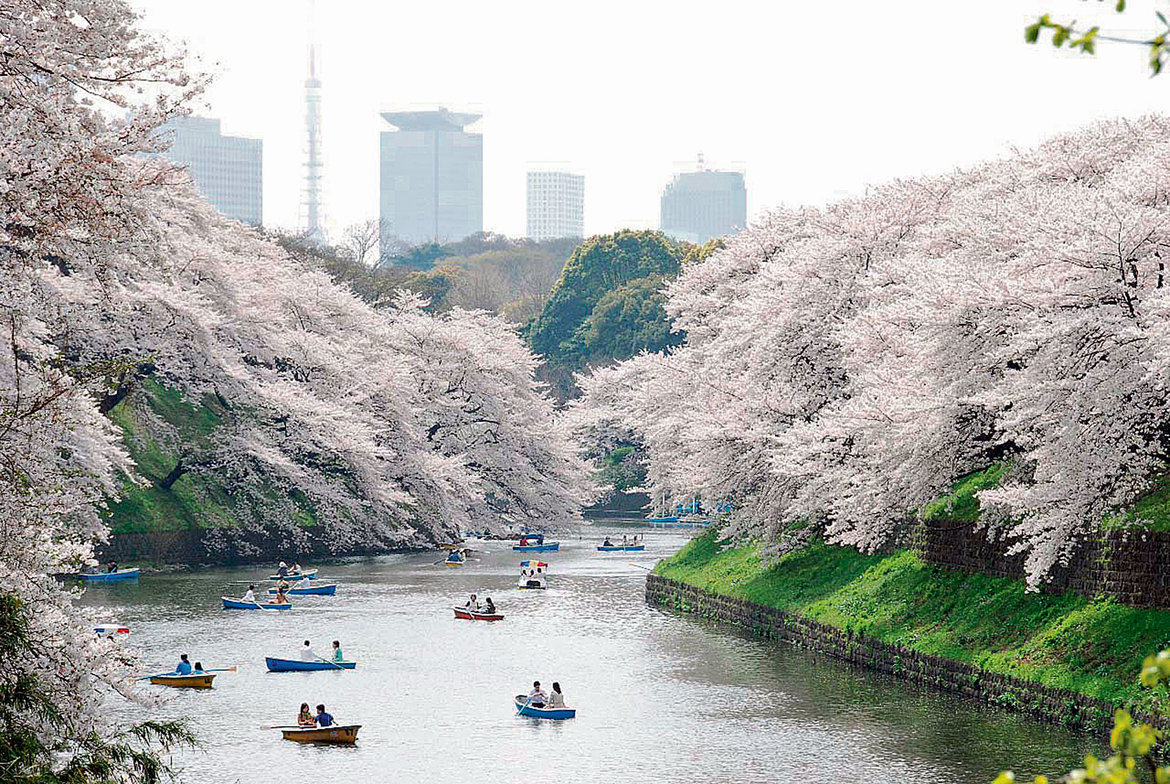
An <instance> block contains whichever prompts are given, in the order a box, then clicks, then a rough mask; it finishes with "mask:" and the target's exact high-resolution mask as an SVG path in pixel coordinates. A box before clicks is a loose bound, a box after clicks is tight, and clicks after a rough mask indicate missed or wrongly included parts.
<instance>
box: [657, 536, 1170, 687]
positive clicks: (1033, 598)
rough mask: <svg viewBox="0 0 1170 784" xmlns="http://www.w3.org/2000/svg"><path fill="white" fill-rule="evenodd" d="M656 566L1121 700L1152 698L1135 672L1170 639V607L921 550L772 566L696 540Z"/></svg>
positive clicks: (841, 551)
mask: <svg viewBox="0 0 1170 784" xmlns="http://www.w3.org/2000/svg"><path fill="white" fill-rule="evenodd" d="M655 572H657V573H658V574H661V575H663V576H664V577H669V578H671V579H675V580H680V581H682V582H686V583H689V584H692V585H696V586H699V587H700V588H704V589H706V590H709V591H714V592H716V593H720V594H724V595H728V596H735V597H741V598H744V599H749V600H751V601H754V602H759V603H761V604H766V605H769V606H772V607H778V608H780V609H783V610H787V611H789V612H794V613H798V614H800V615H802V616H804V617H806V618H811V619H813V620H816V621H820V622H821V623H825V624H828V625H830V626H834V627H836V628H839V629H844V630H850V631H853V632H858V633H864V634H866V635H869V636H871V637H874V638H876V639H879V640H881V641H883V642H887V643H891V644H896V645H901V646H904V647H907V648H911V649H913V650H916V651H920V652H922V653H929V654H935V655H938V656H944V657H946V658H949V659H953V660H957V661H963V662H968V663H970V664H973V665H975V666H977V667H979V668H981V669H983V670H987V671H990V672H995V673H1001V674H1004V675H1011V676H1014V677H1017V678H1022V679H1025V680H1029V681H1033V682H1036V683H1041V684H1044V685H1046V686H1051V687H1055V688H1063V689H1070V690H1072V691H1076V692H1079V693H1081V694H1086V695H1089V696H1092V697H1097V698H1100V699H1103V700H1108V701H1111V702H1114V703H1120V704H1132V705H1137V706H1139V707H1147V708H1148V707H1150V706H1151V704H1152V699H1153V697H1152V695H1150V694H1149V693H1148V692H1143V691H1142V690H1141V689H1140V688H1139V686H1138V683H1137V682H1136V680H1135V679H1134V677H1133V673H1134V672H1135V671H1137V669H1138V667H1139V666H1140V665H1141V663H1142V660H1143V657H1144V656H1145V652H1146V651H1148V650H1150V648H1151V647H1153V646H1155V645H1158V644H1160V643H1163V642H1165V641H1167V640H1170V612H1168V611H1164V610H1142V609H1136V608H1133V607H1126V606H1123V605H1120V604H1118V603H1117V602H1115V601H1113V600H1111V599H1105V598H1097V599H1086V598H1084V597H1081V596H1077V595H1076V594H1061V595H1050V594H1037V593H1028V592H1027V591H1026V590H1025V584H1024V582H1023V581H1018V580H1007V579H1003V578H998V577H990V576H987V575H982V574H965V573H962V572H955V571H948V570H944V569H940V568H938V567H935V566H932V565H930V564H926V563H924V562H923V561H922V560H921V559H919V558H918V557H917V556H916V555H915V554H914V553H912V552H909V551H901V552H898V553H895V554H892V555H865V554H862V553H859V552H858V551H857V550H854V549H852V548H848V547H834V546H831V545H827V544H825V543H823V542H820V541H815V542H813V543H811V544H810V545H809V546H807V547H806V548H804V549H802V550H798V551H795V552H791V553H788V554H786V555H784V556H783V557H781V558H780V559H779V561H778V562H776V563H775V564H773V565H771V566H765V565H764V564H763V563H762V561H761V557H760V553H759V550H758V548H757V547H755V546H752V545H748V546H742V547H723V546H721V545H720V544H719V542H718V541H717V540H716V535H715V533H714V532H707V533H706V534H705V535H703V536H701V537H698V538H696V539H694V540H692V541H691V542H690V543H689V544H688V545H687V546H686V547H684V548H683V549H682V550H681V551H679V553H677V554H676V555H675V556H674V557H672V558H669V559H667V560H665V561H662V562H660V563H659V564H658V566H657V567H656V568H655Z"/></svg>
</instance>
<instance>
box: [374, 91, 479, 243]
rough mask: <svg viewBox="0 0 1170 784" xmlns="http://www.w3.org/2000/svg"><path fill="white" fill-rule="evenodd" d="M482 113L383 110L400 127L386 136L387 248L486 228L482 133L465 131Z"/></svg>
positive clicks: (384, 205)
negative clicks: (396, 244)
mask: <svg viewBox="0 0 1170 784" xmlns="http://www.w3.org/2000/svg"><path fill="white" fill-rule="evenodd" d="M481 116H482V115H478V114H456V113H454V112H449V111H447V110H446V109H438V110H435V111H419V112H383V114H382V117H383V119H385V120H386V122H388V123H390V124H391V125H393V126H394V127H395V128H397V130H394V131H383V132H382V135H381V172H380V180H381V199H380V202H381V204H380V207H381V209H380V211H379V212H380V216H381V218H382V247H383V249H386V248H389V247H391V246H392V245H393V244H394V242H395V241H397V242H400V243H407V244H410V245H421V244H424V243H428V242H453V241H455V240H461V239H463V238H464V237H467V236H469V235H471V234H476V233H478V232H481V231H483V136H482V135H481V134H478V133H468V132H467V131H465V130H464V128H465V127H466V126H468V125H470V124H471V123H473V122H475V121H476V120H478V119H479V118H480V117H481Z"/></svg>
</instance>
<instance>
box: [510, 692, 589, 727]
mask: <svg viewBox="0 0 1170 784" xmlns="http://www.w3.org/2000/svg"><path fill="white" fill-rule="evenodd" d="M516 711H517V712H518V713H519V715H521V716H527V717H528V718H530V719H554V720H556V721H560V720H561V719H572V718H575V717H576V716H577V709H576V708H534V707H532V706H531V705H529V704H528V695H526V694H517V695H516Z"/></svg>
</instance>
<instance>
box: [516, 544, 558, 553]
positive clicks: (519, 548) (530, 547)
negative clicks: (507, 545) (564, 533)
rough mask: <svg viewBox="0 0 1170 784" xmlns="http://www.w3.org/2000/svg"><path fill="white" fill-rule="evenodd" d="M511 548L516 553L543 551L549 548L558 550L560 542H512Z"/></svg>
mask: <svg viewBox="0 0 1170 784" xmlns="http://www.w3.org/2000/svg"><path fill="white" fill-rule="evenodd" d="M512 549H513V550H515V551H516V552H518V553H543V552H548V551H550V550H560V549H561V543H560V542H549V543H548V544H514V545H512Z"/></svg>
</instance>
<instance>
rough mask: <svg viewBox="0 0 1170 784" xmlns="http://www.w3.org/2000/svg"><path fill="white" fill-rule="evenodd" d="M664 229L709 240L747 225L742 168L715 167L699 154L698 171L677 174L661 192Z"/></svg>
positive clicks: (691, 239) (678, 235) (677, 236)
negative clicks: (719, 168) (705, 164)
mask: <svg viewBox="0 0 1170 784" xmlns="http://www.w3.org/2000/svg"><path fill="white" fill-rule="evenodd" d="M660 218H661V221H660V223H659V225H660V227H661V228H662V232H663V233H664V234H667V235H669V236H671V237H674V238H675V239H680V240H687V241H688V242H706V241H707V240H709V239H711V238H712V237H722V236H723V235H725V234H729V233H731V232H733V231H736V230H738V229H742V228H743V227H744V226H746V225H747V188H746V187H745V186H744V182H743V172H736V171H712V170H710V169H708V168H706V167H705V166H704V164H703V156H702V155H700V156H699V166H698V171H693V172H684V173H682V174H677V175H675V177H674V179H673V180H671V182H670V184H668V185H667V186H666V189H665V190H664V191H663V192H662V208H661V214H660Z"/></svg>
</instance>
